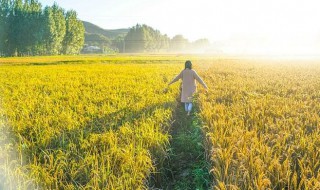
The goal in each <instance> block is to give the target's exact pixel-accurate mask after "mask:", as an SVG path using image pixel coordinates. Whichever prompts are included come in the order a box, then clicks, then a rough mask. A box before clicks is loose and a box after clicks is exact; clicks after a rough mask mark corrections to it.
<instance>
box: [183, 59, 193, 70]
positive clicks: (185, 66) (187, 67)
mask: <svg viewBox="0 0 320 190" xmlns="http://www.w3.org/2000/svg"><path fill="white" fill-rule="evenodd" d="M184 69H192V63H191V61H189V60H188V61H186V63H185V64H184Z"/></svg>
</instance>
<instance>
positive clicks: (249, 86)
mask: <svg viewBox="0 0 320 190" xmlns="http://www.w3.org/2000/svg"><path fill="white" fill-rule="evenodd" d="M187 59H190V60H191V61H192V62H193V64H194V68H195V69H196V71H197V72H198V73H199V75H200V76H201V77H202V78H203V80H204V81H205V82H206V84H207V85H208V87H209V91H208V92H207V93H204V91H203V89H202V87H199V89H200V93H199V96H198V98H197V99H196V100H195V101H196V102H195V103H196V105H197V106H198V107H199V108H198V109H196V110H199V112H198V113H194V114H195V115H199V116H200V117H201V119H202V122H201V123H202V124H203V132H204V133H205V135H206V136H207V138H204V139H203V141H204V142H205V143H206V141H207V140H209V142H208V143H206V144H209V146H205V148H206V149H207V150H206V151H207V152H209V153H210V160H211V165H212V167H211V168H212V170H211V174H212V177H213V181H212V182H211V183H212V185H211V186H212V189H290V190H294V189H320V174H319V170H320V151H319V150H320V149H319V147H320V138H319V137H320V136H319V135H320V129H319V128H320V122H319V119H320V77H319V76H320V64H318V62H317V61H292V62H291V61H284V60H281V61H279V60H278V61H276V60H271V59H270V60H253V59H227V58H217V57H215V58H214V57H209V56H176V55H154V56H150V55H149V56H146V55H140V56H139V55H134V56H133V55H131V56H130V55H124V56H95V57H94V56H86V57H84V56H80V57H79V56H56V57H34V58H0V189H1V182H2V184H4V185H3V186H5V187H6V188H7V189H28V188H32V189H35V188H39V189H148V182H147V181H148V177H149V176H150V175H151V174H152V173H154V172H157V166H158V165H157V163H159V162H162V161H163V160H165V159H164V158H165V157H166V156H167V152H168V150H169V149H170V143H169V140H170V130H171V129H170V128H171V123H172V121H173V120H175V119H176V118H173V116H174V111H175V109H176V107H177V105H178V103H177V99H179V98H178V97H179V84H177V83H176V84H174V85H173V86H171V87H170V88H168V89H167V84H168V82H170V80H171V79H172V78H173V77H174V76H175V75H176V74H178V73H179V72H180V71H181V70H182V69H183V68H184V62H185V60H187ZM165 89H167V90H165ZM178 116H181V117H184V116H183V115H178ZM182 127H183V126H182ZM183 161H184V160H181V162H183ZM13 182H14V183H13ZM3 188H4V187H3Z"/></svg>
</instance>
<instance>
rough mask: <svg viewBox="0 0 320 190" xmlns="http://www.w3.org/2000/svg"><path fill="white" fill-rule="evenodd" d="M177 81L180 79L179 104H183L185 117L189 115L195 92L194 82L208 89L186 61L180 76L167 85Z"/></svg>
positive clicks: (189, 62)
mask: <svg viewBox="0 0 320 190" xmlns="http://www.w3.org/2000/svg"><path fill="white" fill-rule="evenodd" d="M179 79H182V93H181V102H182V103H184V108H185V110H186V112H187V115H190V112H191V109H192V97H193V94H194V93H195V92H196V91H197V86H196V80H197V81H198V82H199V83H200V84H202V86H203V87H204V88H205V89H208V87H207V85H206V84H205V83H204V82H203V81H202V79H201V78H200V77H199V75H198V74H197V72H196V71H195V70H193V69H192V63H191V61H186V63H185V68H184V70H182V71H181V72H180V74H179V75H177V76H176V77H175V78H174V79H173V80H172V81H171V82H170V83H169V85H170V84H172V83H174V82H177V81H178V80H179Z"/></svg>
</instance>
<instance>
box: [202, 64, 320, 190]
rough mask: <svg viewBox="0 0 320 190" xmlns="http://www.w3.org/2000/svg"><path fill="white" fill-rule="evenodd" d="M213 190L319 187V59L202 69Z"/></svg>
mask: <svg viewBox="0 0 320 190" xmlns="http://www.w3.org/2000/svg"><path fill="white" fill-rule="evenodd" d="M202 74H203V75H204V76H205V77H204V80H205V81H206V82H207V83H208V86H209V89H210V90H209V92H208V94H206V95H203V94H202V95H201V96H200V100H199V101H200V107H201V110H202V111H201V115H202V118H203V120H204V121H205V123H206V124H207V126H205V128H206V131H207V135H208V137H209V138H210V141H211V144H212V150H211V160H212V171H211V172H212V174H213V178H214V184H215V189H290V190H293V189H320V64H319V62H316V61H275V60H270V61H261V60H260V61H243V60H242V61H241V60H221V61H217V62H216V63H215V64H212V65H211V66H210V67H209V68H208V69H206V70H205V71H204V72H203V73H202Z"/></svg>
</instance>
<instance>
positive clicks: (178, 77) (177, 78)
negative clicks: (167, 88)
mask: <svg viewBox="0 0 320 190" xmlns="http://www.w3.org/2000/svg"><path fill="white" fill-rule="evenodd" d="M182 72H183V71H181V73H180V74H178V75H177V76H176V77H175V78H174V79H173V80H172V81H171V82H170V83H169V84H168V85H170V84H172V83H175V82H177V81H178V80H179V79H181V78H182Z"/></svg>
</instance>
